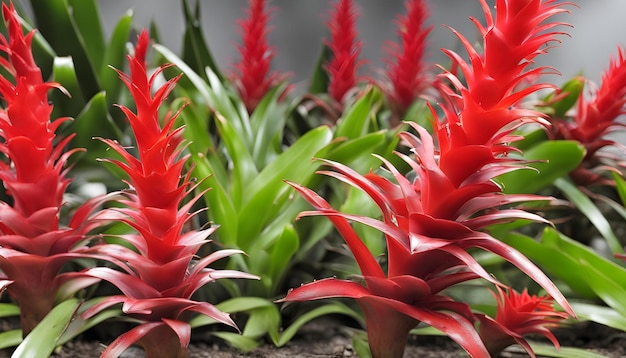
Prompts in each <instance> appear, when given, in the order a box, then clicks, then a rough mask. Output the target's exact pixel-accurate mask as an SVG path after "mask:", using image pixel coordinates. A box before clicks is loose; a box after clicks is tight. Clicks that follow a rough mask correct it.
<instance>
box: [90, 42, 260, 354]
mask: <svg viewBox="0 0 626 358" xmlns="http://www.w3.org/2000/svg"><path fill="white" fill-rule="evenodd" d="M148 45H149V36H148V33H147V32H146V31H144V32H142V33H141V35H140V36H139V38H138V42H137V45H136V47H135V53H134V54H133V55H132V56H129V57H128V62H129V66H130V74H125V73H123V72H119V75H120V77H121V79H122V81H123V82H124V83H125V84H126V86H127V87H128V89H129V91H130V93H131V95H132V97H133V99H134V102H135V105H136V112H133V111H132V110H131V109H129V108H127V107H124V106H120V108H121V110H122V111H123V112H124V114H125V115H126V117H127V118H128V121H129V123H130V125H131V127H132V130H133V133H134V134H135V139H136V145H137V147H136V150H137V152H138V154H137V157H135V156H133V155H132V154H131V153H130V152H129V150H128V149H126V148H125V147H123V146H122V145H121V144H119V143H118V142H117V141H113V140H110V139H103V140H104V141H105V142H106V143H107V144H108V145H109V146H110V147H111V148H112V149H114V150H115V151H116V152H117V153H118V154H119V155H120V156H121V157H122V158H123V159H122V160H115V159H108V160H106V161H109V162H112V163H114V164H115V165H117V166H118V167H119V168H121V169H122V170H123V171H124V172H126V174H127V175H128V178H129V179H128V184H129V186H130V188H131V189H129V190H128V191H126V192H124V193H123V195H124V196H125V198H124V199H120V200H119V203H120V204H122V205H124V207H122V208H118V209H116V211H117V212H118V213H119V214H120V215H121V217H120V218H119V220H120V221H122V222H125V223H127V224H128V225H129V226H130V227H132V228H133V229H134V230H136V233H131V234H126V235H121V236H120V238H121V239H123V240H125V241H126V242H128V243H129V244H131V245H132V247H133V248H134V249H131V248H128V247H126V246H122V245H116V244H109V245H102V246H98V247H96V248H95V249H94V250H95V251H96V252H97V253H98V254H99V255H101V256H102V258H104V259H106V260H109V261H111V262H112V263H115V264H117V265H118V266H119V267H120V269H121V271H118V270H114V269H111V268H106V267H95V268H91V269H88V270H87V271H86V272H84V274H85V275H87V276H89V277H94V278H98V279H102V280H106V281H109V282H110V283H112V284H113V285H114V286H116V287H117V288H119V289H120V291H122V294H121V295H114V296H109V297H107V298H105V299H104V300H102V302H100V303H99V304H97V305H94V306H93V307H91V308H90V309H88V310H87V311H86V312H85V313H84V314H83V317H85V318H89V317H91V316H93V315H95V314H96V313H98V312H100V311H102V310H103V309H105V308H107V307H110V306H112V305H116V304H119V303H122V311H123V312H124V313H125V314H126V315H128V316H129V317H132V318H134V319H135V320H136V321H137V322H138V325H137V326H136V327H135V328H133V329H131V330H130V331H128V332H127V333H125V334H122V335H121V336H119V337H118V338H117V339H116V340H115V341H114V342H113V343H111V344H110V345H109V346H108V347H107V349H106V350H105V351H104V352H103V354H102V356H103V357H117V356H119V355H120V354H121V353H122V352H124V351H125V350H126V349H127V348H128V347H129V346H131V345H132V344H135V343H136V344H139V345H140V346H142V347H143V349H144V350H145V351H146V354H147V356H148V357H186V356H187V345H188V344H189V341H190V338H191V327H190V325H189V323H188V322H187V321H188V320H189V319H190V318H191V317H192V314H193V313H198V314H201V315H206V316H208V317H211V318H212V319H214V320H216V321H217V322H221V323H224V324H226V325H229V326H232V327H235V328H236V324H235V322H233V320H232V319H231V318H230V317H229V315H228V314H226V313H224V312H221V311H220V310H218V309H217V308H215V306H213V305H212V304H210V303H208V302H198V301H195V300H193V299H192V295H193V294H194V293H195V292H196V291H197V290H198V289H200V288H201V287H202V286H204V285H205V284H207V283H209V282H213V281H215V280H217V279H220V278H250V279H255V278H257V277H256V276H253V275H249V274H246V273H243V272H239V271H230V270H214V269H210V268H208V266H209V265H211V264H212V263H213V262H215V261H216V260H219V259H221V258H224V257H228V256H230V255H233V254H240V253H242V251H240V250H220V251H215V252H213V253H211V254H209V255H207V256H205V257H202V258H199V259H196V253H197V252H198V250H199V249H200V248H201V247H202V246H203V245H204V244H206V243H207V242H208V240H207V237H208V236H209V235H210V234H211V233H213V232H214V231H215V229H216V228H217V227H215V226H212V227H208V228H205V229H200V230H193V229H187V228H188V227H189V224H190V220H191V219H192V217H193V216H194V213H190V210H191V207H192V206H193V204H194V203H195V202H196V201H197V200H198V199H199V198H200V196H201V195H202V193H200V194H198V195H196V196H195V197H193V198H191V199H190V200H188V202H186V203H185V200H186V199H187V198H188V196H189V195H190V194H191V193H192V192H193V191H194V189H195V184H194V183H193V182H192V180H191V176H190V175H191V174H190V173H187V174H184V169H185V162H186V160H187V158H188V157H187V156H183V155H182V152H183V150H184V149H185V148H184V140H183V127H179V128H174V127H173V126H174V123H175V119H176V116H177V115H178V114H177V113H175V114H171V113H169V112H168V113H167V114H166V115H165V116H164V117H163V118H162V119H161V117H160V112H159V109H160V107H161V105H162V104H163V103H164V101H165V100H166V98H167V96H168V95H169V94H170V92H171V91H172V89H173V87H174V86H175V84H176V82H177V80H178V77H177V78H173V79H171V80H169V81H167V82H166V83H164V84H163V85H162V86H160V87H158V88H156V90H155V92H154V94H153V93H152V89H153V87H155V81H156V79H157V78H158V76H159V74H160V73H161V72H162V71H163V69H164V67H166V66H162V67H160V68H159V69H157V71H156V72H155V73H153V74H152V76H150V77H148V74H147V68H146V54H147V51H148ZM161 121H162V122H161Z"/></svg>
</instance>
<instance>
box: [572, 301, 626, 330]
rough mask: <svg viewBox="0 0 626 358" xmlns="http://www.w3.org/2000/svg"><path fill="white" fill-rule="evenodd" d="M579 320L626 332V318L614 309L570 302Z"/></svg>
mask: <svg viewBox="0 0 626 358" xmlns="http://www.w3.org/2000/svg"><path fill="white" fill-rule="evenodd" d="M570 304H571V306H572V308H573V309H574V312H576V315H577V316H578V319H579V320H587V321H593V322H596V323H600V324H603V325H605V326H609V327H612V328H615V329H619V330H622V331H626V316H623V315H621V314H619V313H618V312H617V311H615V310H614V309H612V308H609V307H606V306H598V305H594V304H590V303H584V302H570Z"/></svg>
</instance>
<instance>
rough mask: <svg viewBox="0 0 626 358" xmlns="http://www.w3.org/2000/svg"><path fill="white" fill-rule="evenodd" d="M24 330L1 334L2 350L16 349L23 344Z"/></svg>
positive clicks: (0, 346) (13, 330) (0, 347)
mask: <svg viewBox="0 0 626 358" xmlns="http://www.w3.org/2000/svg"><path fill="white" fill-rule="evenodd" d="M22 340H23V339H22V330H21V329H12V330H10V331H6V332H2V333H0V349H5V348H10V347H15V346H17V345H18V344H20V343H22Z"/></svg>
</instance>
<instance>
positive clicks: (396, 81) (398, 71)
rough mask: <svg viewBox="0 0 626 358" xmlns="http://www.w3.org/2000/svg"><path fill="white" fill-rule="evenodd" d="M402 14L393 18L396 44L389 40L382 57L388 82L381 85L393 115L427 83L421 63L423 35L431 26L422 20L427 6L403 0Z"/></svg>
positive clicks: (400, 113) (419, 0) (420, 0)
mask: <svg viewBox="0 0 626 358" xmlns="http://www.w3.org/2000/svg"><path fill="white" fill-rule="evenodd" d="M405 8H406V12H407V13H406V15H404V16H399V17H398V20H397V21H396V23H397V25H398V35H399V36H400V44H398V43H395V42H389V43H388V45H387V46H388V47H387V52H388V53H389V55H390V56H391V58H390V59H387V60H386V63H387V70H386V76H387V80H388V81H389V83H388V84H386V85H383V86H382V88H383V89H384V90H385V92H386V94H387V99H388V100H389V102H390V105H391V107H392V109H393V111H394V112H395V113H396V115H397V116H398V117H399V118H401V117H402V116H403V115H404V113H405V112H406V110H407V109H408V108H409V107H410V106H411V105H412V104H413V103H414V102H415V100H416V99H417V98H418V96H419V95H420V94H422V93H423V92H424V90H425V89H426V88H427V87H428V86H429V85H430V82H429V79H428V78H427V74H426V71H425V68H424V67H425V66H424V52H425V49H426V38H427V37H428V34H429V33H430V31H431V29H432V26H431V27H428V28H426V27H425V26H424V24H425V23H426V19H427V18H428V8H427V6H426V2H425V1H424V0H407V1H405Z"/></svg>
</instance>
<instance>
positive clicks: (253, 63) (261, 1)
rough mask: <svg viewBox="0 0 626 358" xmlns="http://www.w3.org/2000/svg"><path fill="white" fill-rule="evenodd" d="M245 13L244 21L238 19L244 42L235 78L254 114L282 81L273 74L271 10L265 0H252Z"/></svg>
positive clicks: (240, 50)
mask: <svg viewBox="0 0 626 358" xmlns="http://www.w3.org/2000/svg"><path fill="white" fill-rule="evenodd" d="M246 14H247V16H248V17H247V18H246V19H245V20H239V21H238V24H239V26H241V33H242V36H243V38H242V42H243V43H242V45H241V46H239V53H240V54H241V59H240V62H239V63H237V64H236V65H235V69H236V73H235V75H234V76H233V81H234V83H235V87H236V88H237V90H238V91H239V95H240V96H241V99H242V100H243V102H244V104H245V105H246V108H247V109H248V113H252V111H253V110H254V108H256V106H257V104H258V103H259V101H260V100H261V99H262V98H263V97H264V96H265V94H267V92H269V90H270V89H271V88H272V87H273V86H275V85H276V84H277V83H278V82H279V80H280V76H279V75H278V74H277V73H270V64H271V62H272V58H273V57H274V51H273V49H272V48H271V47H270V46H269V45H268V42H267V36H268V34H269V28H268V25H267V24H268V22H269V13H268V12H267V11H266V9H265V0H250V1H249V5H248V10H247V11H246Z"/></svg>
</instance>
